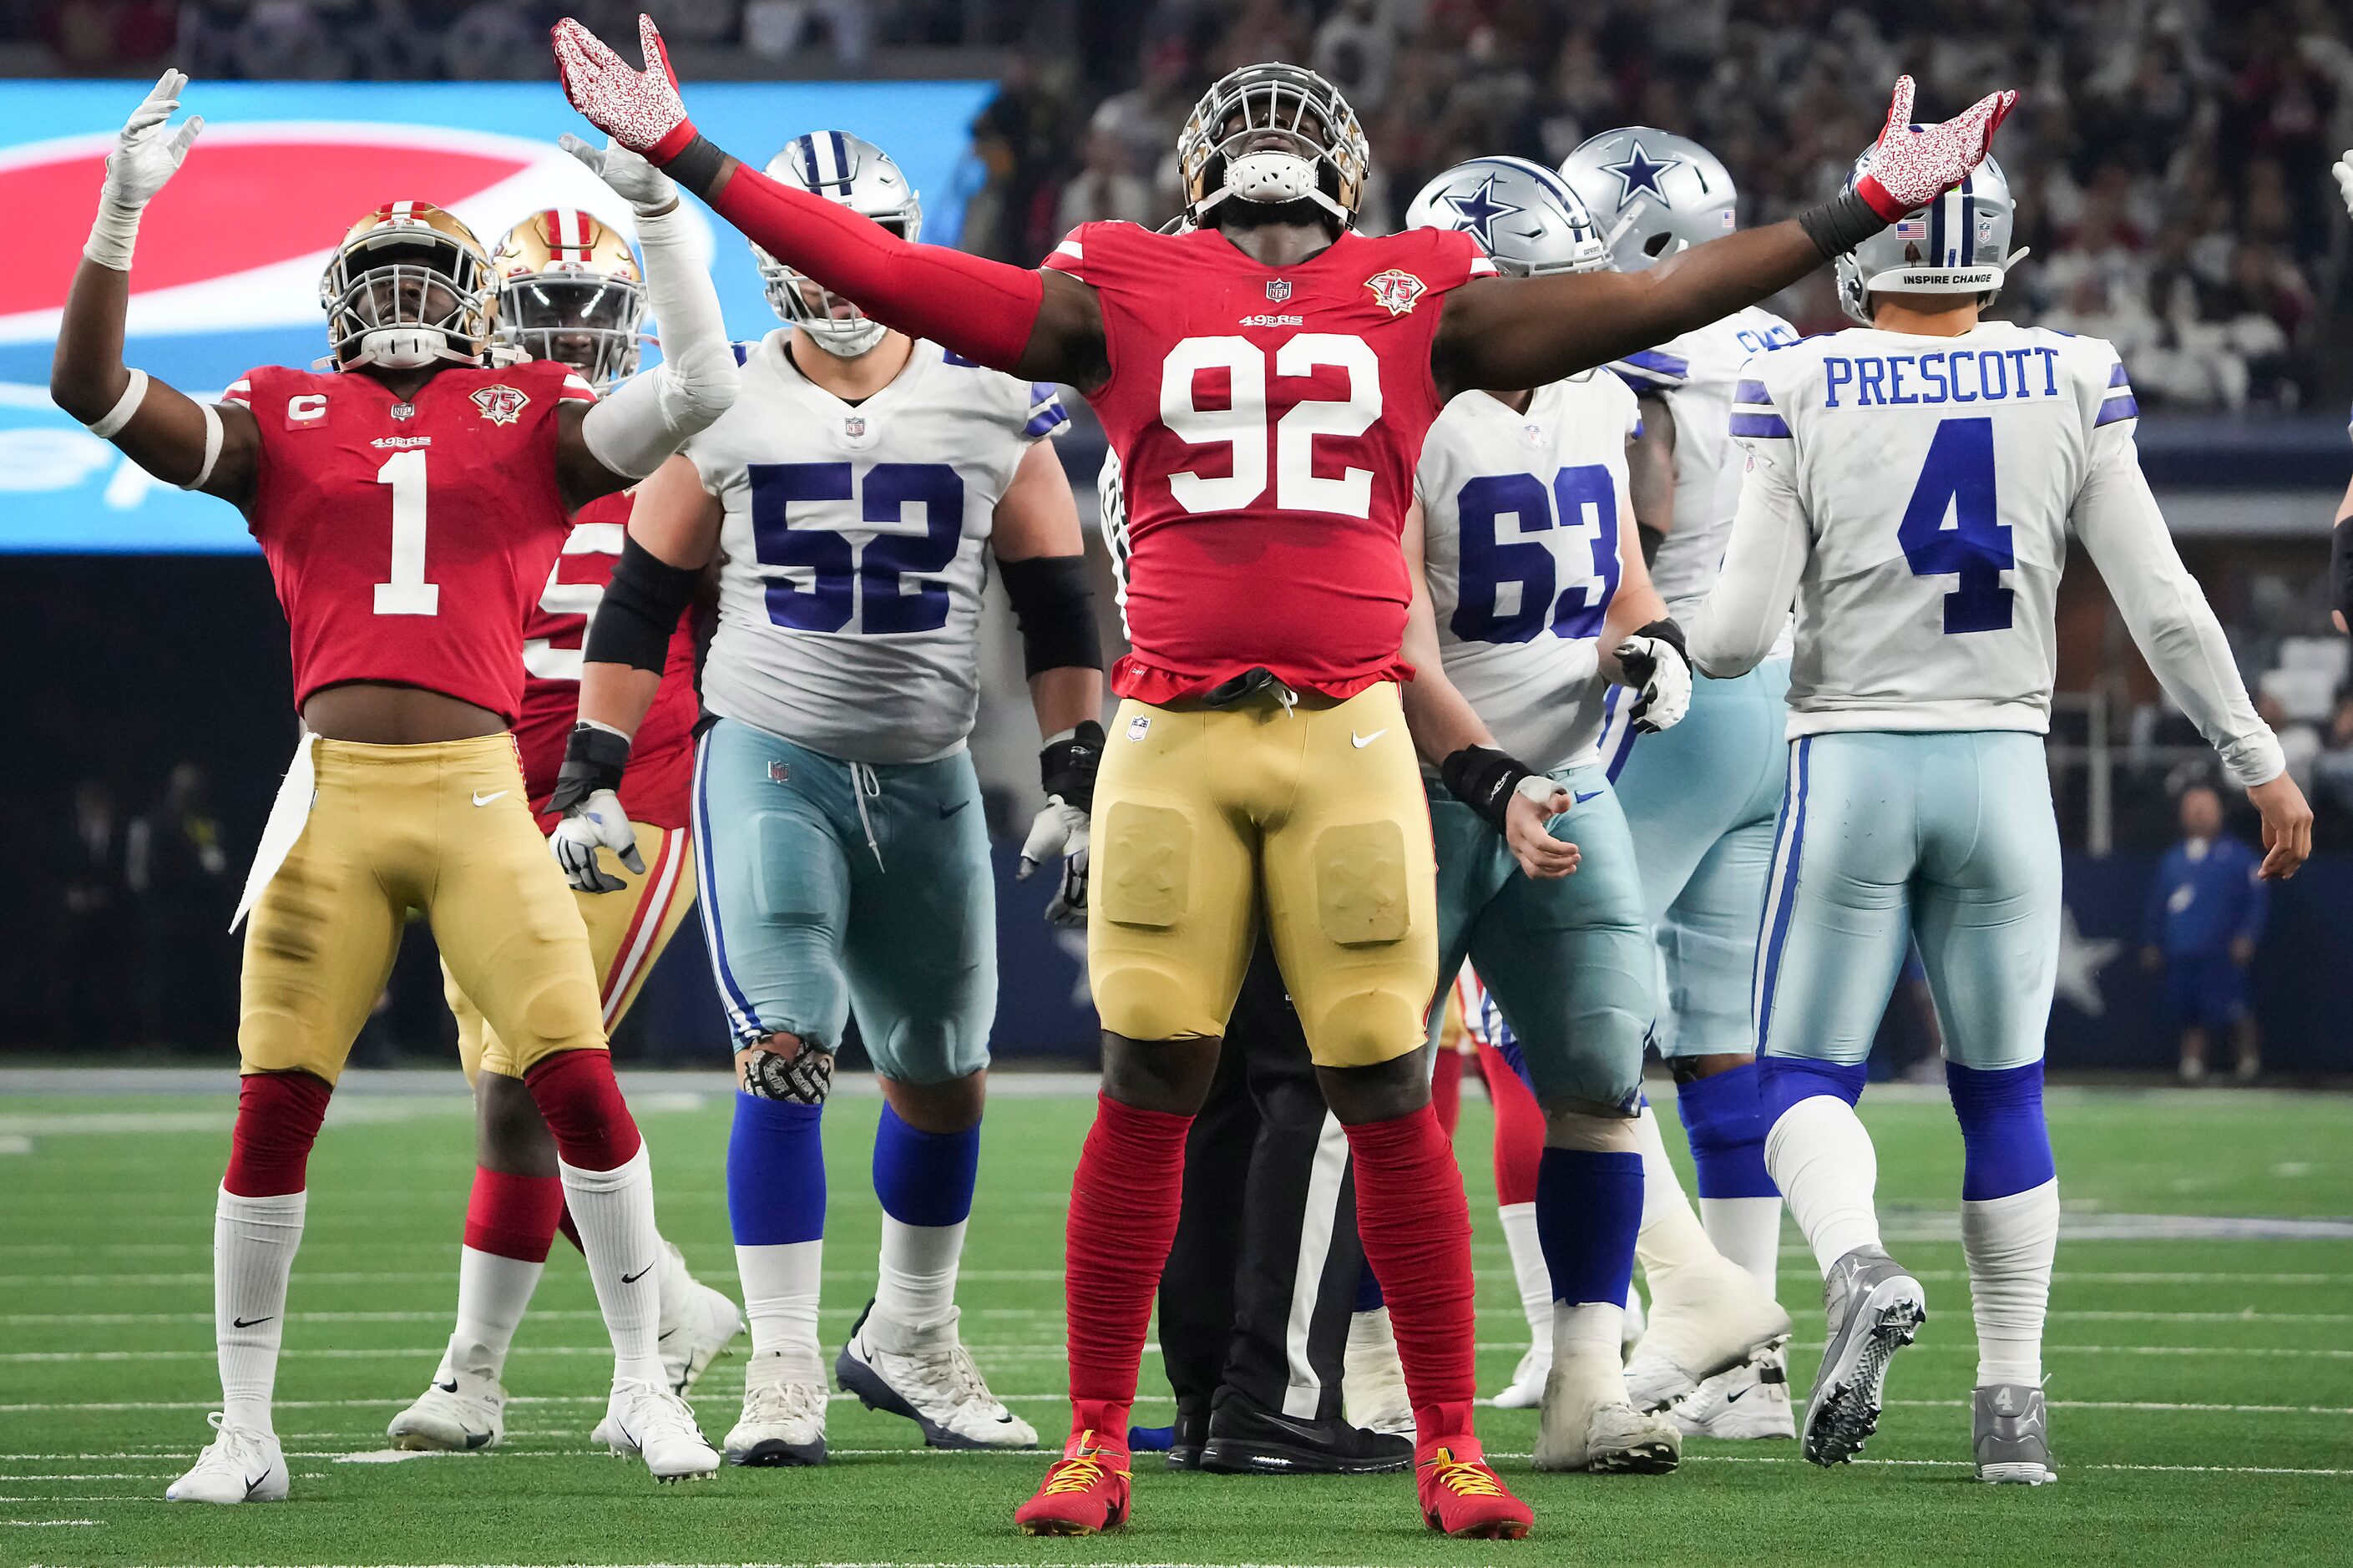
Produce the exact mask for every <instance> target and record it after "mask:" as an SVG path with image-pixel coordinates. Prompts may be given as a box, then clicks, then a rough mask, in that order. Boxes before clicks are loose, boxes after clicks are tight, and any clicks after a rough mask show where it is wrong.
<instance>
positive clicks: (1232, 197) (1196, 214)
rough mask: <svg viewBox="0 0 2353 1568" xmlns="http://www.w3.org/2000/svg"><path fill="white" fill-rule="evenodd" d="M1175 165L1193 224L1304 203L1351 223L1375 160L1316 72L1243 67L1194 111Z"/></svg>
mask: <svg viewBox="0 0 2353 1568" xmlns="http://www.w3.org/2000/svg"><path fill="white" fill-rule="evenodd" d="M1176 161H1177V164H1178V166H1179V168H1180V169H1181V170H1182V172H1183V176H1184V184H1185V216H1187V218H1189V219H1190V220H1192V222H1193V223H1194V224H1195V225H1196V226H1207V225H1209V224H1212V223H1214V222H1216V221H1217V216H1216V215H1218V214H1219V211H1220V209H1224V211H1225V212H1226V213H1227V214H1229V215H1230V216H1241V214H1242V213H1243V212H1244V211H1246V210H1247V209H1246V208H1236V207H1232V206H1230V205H1229V203H1231V202H1240V203H1243V204H1247V206H1248V207H1256V208H1259V209H1261V210H1264V209H1266V208H1279V207H1290V206H1293V205H1294V204H1302V203H1303V204H1307V205H1310V206H1312V207H1314V208H1318V209H1321V212H1322V214H1323V215H1324V216H1330V217H1333V218H1336V219H1338V220H1339V225H1340V227H1341V229H1342V231H1343V232H1345V231H1346V230H1347V229H1349V228H1352V227H1354V226H1356V212H1357V208H1358V207H1359V206H1360V205H1362V204H1363V201H1364V195H1365V176H1366V172H1367V171H1368V169H1369V168H1370V166H1371V163H1372V154H1371V151H1370V149H1369V148H1368V147H1367V146H1366V142H1365V132H1364V130H1363V128H1362V127H1361V126H1360V125H1359V124H1358V123H1357V121H1356V110H1353V109H1351V108H1349V107H1348V100H1346V99H1345V98H1343V97H1341V96H1340V89H1338V88H1335V87H1334V86H1333V85H1332V84H1331V83H1330V82H1328V81H1326V80H1324V78H1322V77H1320V76H1318V75H1316V74H1315V73H1314V71H1311V70H1306V69H1303V68H1300V67H1298V66H1290V65H1279V64H1264V65H1254V66H1244V67H1243V68H1240V70H1237V71H1231V72H1229V73H1228V74H1227V75H1226V76H1224V77H1223V78H1221V79H1219V80H1218V81H1217V82H1216V83H1215V84H1214V85H1213V86H1211V87H1210V89H1209V90H1208V92H1206V93H1203V94H1202V95H1201V100H1200V101H1199V102H1198V103H1196V104H1195V105H1194V106H1193V113H1192V117H1191V118H1190V119H1189V120H1187V121H1186V124H1185V131H1184V134H1183V135H1181V136H1180V137H1178V138H1177V142H1176Z"/></svg>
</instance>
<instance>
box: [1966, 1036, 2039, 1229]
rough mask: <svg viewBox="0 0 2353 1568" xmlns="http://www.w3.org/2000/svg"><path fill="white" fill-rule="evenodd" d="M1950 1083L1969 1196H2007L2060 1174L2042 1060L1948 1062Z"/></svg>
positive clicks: (1972, 1198) (1971, 1199)
mask: <svg viewBox="0 0 2353 1568" xmlns="http://www.w3.org/2000/svg"><path fill="white" fill-rule="evenodd" d="M1945 1083H1946V1086H1947V1088H1948V1089H1950V1090H1951V1092H1952V1096H1953V1114H1954V1115H1955V1116H1957V1117H1958V1118H1959V1119H1960V1123H1961V1144H1962V1148H1963V1151H1964V1152H1963V1156H1962V1164H1961V1197H1962V1199H1963V1201H1965V1202H1968V1203H1978V1202H1982V1201H1984V1200H1986V1199H1989V1198H2006V1197H2008V1196H2010V1194H2012V1193H2023V1192H2027V1191H2029V1190H2031V1189H2032V1188H2035V1187H2039V1186H2041V1185H2042V1184H2043V1183H2045V1182H2048V1181H2049V1180H2051V1178H2052V1176H2053V1175H2054V1174H2056V1168H2055V1167H2054V1166H2053V1165H2052V1161H2051V1131H2050V1129H2049V1128H2048V1127H2046V1126H2044V1124H2043V1121H2042V1063H2041V1062H2039V1061H2034V1062H2028V1063H2026V1064H2025V1065H2024V1066H2022V1067H2014V1068H1983V1069H1980V1068H1965V1067H1963V1066H1962V1065H1961V1064H1960V1063H1958V1062H1947V1063H1946V1064H1945Z"/></svg>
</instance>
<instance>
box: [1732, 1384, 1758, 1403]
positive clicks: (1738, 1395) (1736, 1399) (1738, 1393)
mask: <svg viewBox="0 0 2353 1568" xmlns="http://www.w3.org/2000/svg"><path fill="white" fill-rule="evenodd" d="M1756 1386H1757V1384H1749V1388H1754V1387H1756ZM1747 1397H1748V1388H1743V1389H1738V1390H1734V1389H1729V1388H1727V1389H1725V1391H1724V1402H1725V1404H1726V1405H1737V1404H1739V1403H1740V1402H1741V1401H1742V1400H1744V1399H1746V1398H1747Z"/></svg>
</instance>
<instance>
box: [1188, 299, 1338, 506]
mask: <svg viewBox="0 0 2353 1568" xmlns="http://www.w3.org/2000/svg"><path fill="white" fill-rule="evenodd" d="M1327 367H1328V368H1333V369H1337V370H1339V371H1342V372H1344V373H1345V374H1346V376H1347V378H1348V395H1347V396H1345V397H1344V398H1302V399H1300V400H1299V401H1298V402H1297V403H1294V404H1293V405H1291V409H1290V411H1289V412H1288V413H1286V414H1284V415H1283V416H1282V418H1280V419H1278V420H1275V421H1274V422H1273V432H1272V433H1273V437H1274V438H1273V440H1272V441H1271V442H1270V441H1269V440H1268V439H1267V436H1268V421H1267V416H1266V381H1267V375H1266V351H1265V350H1263V349H1261V348H1260V347H1259V346H1258V345H1257V344H1256V343H1254V342H1250V340H1249V339H1248V338H1243V337H1210V338H1187V339H1186V340H1184V342H1180V343H1178V344H1177V345H1176V347H1175V348H1173V349H1170V350H1169V351H1168V357H1167V359H1166V360H1164V361H1163V362H1161V366H1160V423H1161V424H1163V425H1165V426H1167V427H1168V430H1169V432H1170V434H1172V435H1174V436H1175V437H1176V438H1177V439H1178V440H1180V441H1186V442H1189V443H1191V444H1192V445H1194V446H1197V447H1199V446H1207V445H1208V444H1210V443H1211V442H1216V443H1218V444H1219V445H1222V446H1226V447H1231V448H1232V449H1233V463H1232V467H1231V468H1230V469H1229V471H1228V472H1226V473H1223V474H1215V475H1202V474H1198V473H1194V472H1192V471H1191V470H1189V469H1187V470H1185V471H1183V472H1180V473H1174V474H1171V475H1169V476H1168V489H1169V491H1170V493H1171V494H1173V495H1175V496H1176V504H1177V505H1178V506H1181V507H1183V508H1184V509H1185V510H1187V511H1189V512H1194V513H1197V514H1198V513H1200V512H1205V511H1239V510H1241V509H1242V508H1243V507H1246V506H1248V505H1250V503H1251V502H1253V501H1255V500H1258V498H1259V497H1261V496H1262V495H1264V494H1265V493H1266V482H1267V474H1268V470H1269V468H1270V467H1271V468H1272V471H1273V475H1274V504H1275V505H1276V506H1277V507H1278V508H1280V509H1282V510H1284V511H1322V512H1336V513H1338V514H1339V515H1340V516H1342V517H1370V516H1371V515H1372V510H1373V471H1372V470H1371V469H1370V468H1343V469H1342V470H1341V471H1340V477H1339V478H1337V479H1325V478H1324V477H1322V476H1320V475H1318V474H1317V473H1316V472H1315V437H1318V436H1329V437H1335V438H1337V439H1350V438H1354V437H1358V436H1362V435H1363V434H1364V433H1365V432H1366V431H1367V430H1369V429H1371V428H1372V427H1373V422H1374V421H1375V420H1377V419H1378V418H1379V417H1380V416H1381V362H1380V359H1379V357H1378V356H1377V355H1376V354H1375V353H1373V349H1372V345H1371V344H1370V343H1367V342H1365V340H1364V339H1362V338H1359V337H1355V336H1351V335H1349V334H1347V333H1345V332H1301V333H1299V334H1298V335H1297V336H1295V337H1293V338H1290V339H1287V340H1285V341H1284V342H1283V345H1282V347H1281V348H1279V349H1277V350H1275V351H1274V374H1277V375H1279V376H1283V377H1297V378H1304V377H1307V376H1311V375H1313V374H1315V372H1316V371H1317V370H1319V369H1323V368H1327ZM1219 371H1222V372H1224V373H1225V375H1226V377H1227V386H1228V387H1229V395H1228V397H1227V400H1226V406H1225V407H1223V408H1203V407H1201V406H1200V405H1199V403H1198V395H1197V392H1196V390H1195V389H1196V384H1197V383H1198V379H1199V378H1200V376H1201V375H1202V374H1203V373H1204V372H1209V373H1216V372H1219ZM1270 447H1271V448H1272V450H1271V452H1270V450H1269V448H1270Z"/></svg>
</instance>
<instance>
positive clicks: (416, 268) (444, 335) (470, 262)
mask: <svg viewBox="0 0 2353 1568" xmlns="http://www.w3.org/2000/svg"><path fill="white" fill-rule="evenodd" d="M490 279H491V268H490V258H489V257H488V256H486V255H485V254H484V253H483V251H482V247H481V242H480V241H479V240H477V239H476V238H475V237H474V236H473V233H472V231H471V230H470V229H468V228H467V227H466V226H465V225H464V224H463V223H460V222H459V220H458V218H457V217H456V216H454V215H452V214H450V213H447V212H444V211H443V210H442V209H441V208H439V207H437V206H434V205H431V204H430V203H427V202H391V203H387V204H386V205H384V206H381V207H378V208H377V209H376V210H375V212H373V213H370V214H369V215H368V216H365V217H364V218H362V219H360V221H359V222H357V223H355V224H353V226H351V228H350V230H349V231H348V232H347V233H346V234H345V235H344V237H343V244H342V245H341V246H339V247H336V250H335V254H334V256H333V258H332V259H331V260H330V261H329V262H328V263H327V269H326V272H325V273H324V274H323V275H322V277H321V279H320V280H319V300H320V303H321V304H322V305H323V306H324V307H325V309H326V311H327V342H328V347H329V349H330V350H331V352H332V357H333V360H334V362H335V363H336V364H337V366H338V367H340V368H342V369H344V370H353V369H357V368H359V367H361V366H364V365H374V366H375V367H377V368H378V369H382V370H402V371H406V370H422V369H425V368H426V367H427V366H429V365H433V364H436V363H444V362H447V363H456V364H480V363H482V356H483V353H484V352H485V351H486V350H487V349H488V347H489V345H490V339H491V286H490Z"/></svg>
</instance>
